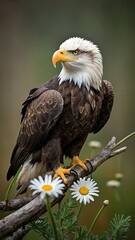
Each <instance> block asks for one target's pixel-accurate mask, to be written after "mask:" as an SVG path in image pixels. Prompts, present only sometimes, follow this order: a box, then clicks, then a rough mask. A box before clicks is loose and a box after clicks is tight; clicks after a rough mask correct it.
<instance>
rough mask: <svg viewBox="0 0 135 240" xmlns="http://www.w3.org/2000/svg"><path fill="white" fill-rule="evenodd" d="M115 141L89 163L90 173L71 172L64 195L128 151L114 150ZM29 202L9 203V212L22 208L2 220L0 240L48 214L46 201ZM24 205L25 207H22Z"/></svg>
mask: <svg viewBox="0 0 135 240" xmlns="http://www.w3.org/2000/svg"><path fill="white" fill-rule="evenodd" d="M115 141H116V138H115V137H113V138H112V139H111V141H110V142H109V143H108V144H107V145H106V147H105V148H104V149H103V150H102V151H101V152H100V153H99V154H98V155H97V156H95V157H94V158H92V159H91V160H88V161H87V163H86V165H87V168H88V171H85V170H84V169H82V168H81V167H79V166H75V167H74V168H73V169H72V170H71V175H70V176H68V177H67V178H68V185H66V186H65V189H64V193H65V192H66V191H67V189H68V188H69V187H70V186H71V185H72V183H73V181H76V180H77V179H78V178H80V177H84V176H87V175H88V174H90V173H92V172H94V171H95V170H96V169H97V168H98V167H99V166H100V165H101V164H102V163H103V162H105V161H106V160H108V159H109V158H111V157H113V156H116V155H117V154H120V153H122V152H124V151H125V150H126V147H122V148H120V149H118V150H113V148H114V147H115ZM64 193H63V195H61V196H59V197H58V198H57V199H54V200H53V201H52V203H51V204H52V206H54V205H55V204H56V203H58V202H60V201H61V200H62V198H63V197H64ZM27 200H28V202H27ZM27 200H26V199H16V200H10V201H9V202H8V204H7V206H8V208H7V209H8V210H13V209H18V208H20V206H21V208H20V209H18V210H17V211H15V212H13V213H12V214H10V215H8V216H7V217H5V218H3V219H1V220H0V239H2V238H3V237H5V236H8V235H11V234H12V233H14V232H16V231H17V230H18V229H21V228H22V227H23V226H25V225H26V224H27V223H29V222H31V221H32V220H34V219H36V218H38V217H39V216H41V215H42V214H43V213H45V212H46V206H45V204H44V201H43V200H41V199H40V196H37V197H35V198H34V199H33V200H31V199H30V198H28V199H27ZM29 201H30V202H29ZM5 204H6V203H5V202H0V208H1V209H4V207H5ZM23 204H24V206H22V205H23ZM22 233H23V232H22Z"/></svg>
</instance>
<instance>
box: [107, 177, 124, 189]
mask: <svg viewBox="0 0 135 240" xmlns="http://www.w3.org/2000/svg"><path fill="white" fill-rule="evenodd" d="M120 185H121V183H120V181H118V180H115V179H114V180H109V181H107V183H106V186H107V187H115V188H118V187H120Z"/></svg>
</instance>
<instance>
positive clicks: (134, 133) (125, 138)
mask: <svg viewBox="0 0 135 240" xmlns="http://www.w3.org/2000/svg"><path fill="white" fill-rule="evenodd" d="M133 135H135V132H132V133H130V134H129V135H128V136H126V137H124V138H123V139H122V140H120V141H119V142H118V143H116V144H115V146H114V147H113V148H112V149H114V148H116V147H118V146H119V145H120V144H121V143H123V142H125V141H126V140H127V139H128V138H130V137H132V136H133Z"/></svg>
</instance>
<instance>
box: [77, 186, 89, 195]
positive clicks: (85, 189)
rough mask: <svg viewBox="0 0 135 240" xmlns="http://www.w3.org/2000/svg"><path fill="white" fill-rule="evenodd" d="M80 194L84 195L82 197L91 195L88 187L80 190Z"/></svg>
mask: <svg viewBox="0 0 135 240" xmlns="http://www.w3.org/2000/svg"><path fill="white" fill-rule="evenodd" d="M79 192H80V193H81V194H82V195H87V194H88V193H89V189H88V188H87V187H81V188H80V189H79Z"/></svg>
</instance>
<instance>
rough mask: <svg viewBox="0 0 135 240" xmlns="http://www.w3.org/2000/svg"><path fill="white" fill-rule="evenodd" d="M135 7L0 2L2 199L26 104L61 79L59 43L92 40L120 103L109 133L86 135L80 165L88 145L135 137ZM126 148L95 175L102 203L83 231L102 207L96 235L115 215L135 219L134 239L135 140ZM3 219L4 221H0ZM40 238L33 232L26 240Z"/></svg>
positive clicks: (85, 215)
mask: <svg viewBox="0 0 135 240" xmlns="http://www.w3.org/2000/svg"><path fill="white" fill-rule="evenodd" d="M133 2H134V1H129V0H127V1H125V0H120V1H114V0H113V1H112V0H99V1H98V0H93V1H92V0H83V1H82V0H74V1H73V0H68V1H65V0H57V1H53V0H49V1H46V0H22V1H21V0H20V1H15V0H3V1H0V98H1V99H0V116H1V117H0V126H1V133H0V163H1V165H0V199H3V198H4V194H5V191H6V189H7V186H8V184H9V183H7V181H6V172H7V169H8V166H9V160H10V155H11V151H12V149H13V146H14V144H15V141H16V138H17V134H18V131H19V127H20V111H21V104H22V102H23V101H24V100H25V98H26V97H27V95H28V92H29V90H30V89H31V88H33V87H37V86H39V85H41V84H42V83H44V82H45V81H47V80H48V79H50V78H51V77H52V76H54V75H56V74H58V73H59V71H60V66H58V67H57V69H54V68H53V66H52V63H51V57H52V54H53V53H54V51H55V50H57V49H58V47H59V45H60V44H61V42H63V41H64V40H66V39H67V38H69V37H71V36H80V37H84V38H86V39H89V40H91V41H93V42H94V43H95V44H97V45H98V46H99V48H100V50H101V52H102V55H103V59H104V79H108V80H110V81H111V82H112V84H113V86H114V92H115V102H114V107H113V111H112V115H111V118H110V120H109V122H108V123H107V125H106V126H105V127H104V129H102V130H101V132H99V133H98V134H96V135H91V136H89V138H88V140H87V142H86V144H85V146H84V148H83V150H82V152H81V157H82V158H88V157H89V156H90V148H89V146H88V143H89V141H90V140H99V141H101V142H102V146H104V145H105V144H106V143H107V142H108V141H109V140H110V138H111V137H112V136H116V137H117V140H120V139H121V138H123V137H125V136H126V135H128V134H129V133H131V132H133V131H134V130H135V7H134V3H133ZM125 144H126V145H127V146H128V149H127V151H126V152H125V153H123V154H121V156H118V157H116V158H114V159H111V160H109V161H108V162H107V163H105V164H103V165H102V166H101V167H100V168H99V169H98V170H97V171H96V172H95V173H94V174H93V177H94V179H95V180H96V181H97V182H98V184H99V188H100V197H99V198H98V199H96V201H95V202H94V203H92V204H91V205H89V206H86V207H85V208H84V209H83V212H82V214H81V219H80V222H81V224H84V225H87V226H89V224H90V223H91V221H92V219H93V217H94V216H95V214H96V212H97V211H98V209H99V208H100V206H101V205H102V202H103V200H105V199H109V200H110V205H109V207H108V208H107V209H106V210H105V211H104V213H103V214H102V216H101V218H100V220H99V221H98V223H97V225H96V227H95V230H94V232H95V233H99V234H102V233H103V232H104V231H105V230H106V229H107V227H108V224H109V220H110V219H111V217H112V216H114V213H123V214H125V216H128V215H131V216H132V227H131V231H130V235H129V238H128V239H134V236H135V229H134V224H135V177H134V176H135V174H134V172H135V167H134V162H135V157H134V155H135V137H132V138H131V139H129V140H128V141H127V142H126V143H125ZM117 172H122V173H123V174H124V179H123V181H122V186H121V188H120V189H119V194H120V198H121V200H120V201H117V199H116V197H115V194H114V189H110V188H107V187H106V182H107V181H108V180H110V179H114V176H115V173H117ZM1 216H2V215H1ZM31 238H32V239H40V238H39V236H37V235H35V234H34V235H33V233H29V234H28V235H27V236H25V238H24V239H25V240H27V239H31Z"/></svg>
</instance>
